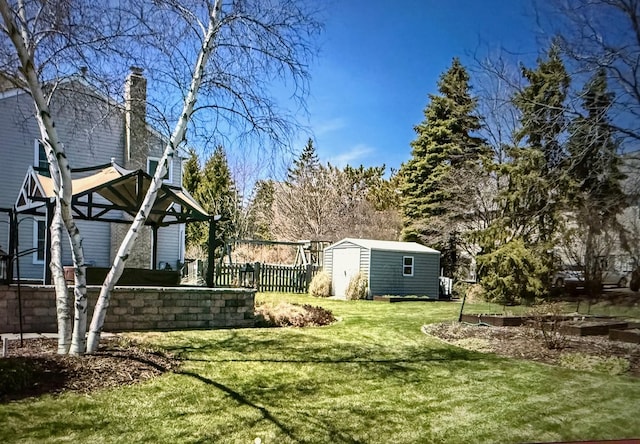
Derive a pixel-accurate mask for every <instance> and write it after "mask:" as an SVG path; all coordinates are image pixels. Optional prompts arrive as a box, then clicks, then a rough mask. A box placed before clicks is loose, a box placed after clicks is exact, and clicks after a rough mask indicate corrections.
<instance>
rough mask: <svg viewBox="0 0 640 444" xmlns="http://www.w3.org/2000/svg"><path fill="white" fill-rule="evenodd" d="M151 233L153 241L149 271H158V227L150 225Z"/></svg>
mask: <svg viewBox="0 0 640 444" xmlns="http://www.w3.org/2000/svg"><path fill="white" fill-rule="evenodd" d="M151 232H152V233H153V240H152V245H151V262H152V263H151V269H152V270H157V269H158V226H157V225H152V226H151Z"/></svg>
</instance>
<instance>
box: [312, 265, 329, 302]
mask: <svg viewBox="0 0 640 444" xmlns="http://www.w3.org/2000/svg"><path fill="white" fill-rule="evenodd" d="M309 294H310V295H311V296H314V297H317V298H328V297H329V296H331V276H329V273H327V272H326V271H321V272H320V273H318V274H316V275H315V276H314V277H313V279H312V280H311V283H310V284H309Z"/></svg>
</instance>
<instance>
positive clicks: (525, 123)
mask: <svg viewBox="0 0 640 444" xmlns="http://www.w3.org/2000/svg"><path fill="white" fill-rule="evenodd" d="M522 75H523V76H524V77H525V79H527V81H528V85H527V86H526V87H525V88H524V89H523V90H522V91H520V92H519V93H517V94H516V95H515V97H514V99H513V101H514V104H515V105H516V107H517V108H518V109H519V110H520V112H521V116H520V124H521V127H520V129H519V130H518V131H516V134H515V136H516V141H519V142H524V147H520V148H512V149H511V150H509V154H510V155H511V158H512V162H511V163H510V164H507V166H506V167H505V168H506V171H505V172H506V173H507V175H508V177H509V186H508V187H507V189H506V192H505V193H504V194H503V196H502V197H503V199H504V200H505V202H506V205H505V209H506V210H507V214H508V216H509V217H510V218H512V221H517V220H520V221H521V222H523V223H525V225H528V226H527V227H526V228H525V229H524V230H523V234H524V235H525V239H524V241H525V245H527V246H531V245H532V244H534V243H545V244H547V245H546V247H542V248H550V247H551V244H552V242H553V240H554V239H553V237H554V234H555V233H556V232H557V229H558V211H559V210H560V209H562V206H563V202H564V200H565V198H566V191H567V184H566V180H565V179H566V177H565V174H564V169H563V167H562V166H563V162H564V159H565V158H566V154H565V153H564V147H563V145H562V143H561V138H562V136H563V134H564V133H565V131H566V124H567V122H566V117H565V101H566V98H567V92H568V89H569V83H570V77H569V75H568V74H567V71H566V69H565V67H564V63H563V62H562V60H561V59H560V54H559V50H558V48H557V47H556V46H555V45H552V46H551V48H550V49H549V51H548V53H547V58H546V59H539V60H538V65H537V67H536V68H535V69H528V68H525V67H523V68H522ZM516 226H518V227H519V228H521V226H519V225H516ZM511 228H512V229H513V228H515V227H514V226H513V225H512V226H511Z"/></svg>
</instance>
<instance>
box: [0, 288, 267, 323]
mask: <svg viewBox="0 0 640 444" xmlns="http://www.w3.org/2000/svg"><path fill="white" fill-rule="evenodd" d="M99 292H100V287H89V288H88V290H87V294H88V297H89V320H88V322H91V316H92V311H93V307H94V306H95V301H96V299H97V297H98V294H99ZM21 299H22V322H23V332H25V333H55V332H56V331H57V324H56V302H55V299H56V297H55V289H54V288H53V287H52V286H49V285H46V286H45V285H36V286H31V285H30V286H24V285H23V286H22V287H21ZM254 299H255V291H254V290H251V289H244V288H243V289H236V288H202V287H166V288H159V287H144V288H141V287H116V289H115V290H114V291H113V294H112V296H111V302H110V305H109V309H108V312H107V317H106V319H105V323H104V331H110V332H117V331H132V330H180V329H194V328H238V327H252V326H253V323H254V318H253V311H254ZM19 329H20V326H19V317H18V287H17V286H16V285H11V286H7V285H0V333H17V332H18V331H19Z"/></svg>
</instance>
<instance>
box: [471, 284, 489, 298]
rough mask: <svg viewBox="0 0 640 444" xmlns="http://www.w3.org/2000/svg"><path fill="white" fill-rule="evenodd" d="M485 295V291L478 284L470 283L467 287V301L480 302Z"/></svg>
mask: <svg viewBox="0 0 640 444" xmlns="http://www.w3.org/2000/svg"><path fill="white" fill-rule="evenodd" d="M486 295H487V292H486V291H485V290H484V287H482V285H480V284H472V285H470V286H469V287H468V288H467V302H482V301H484V300H485V299H486Z"/></svg>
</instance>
